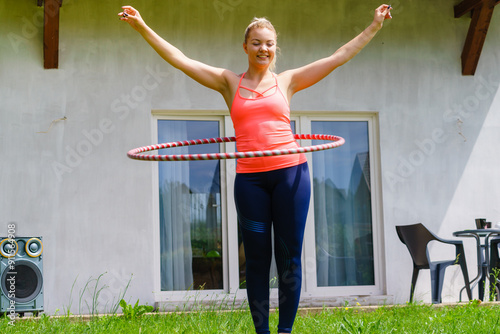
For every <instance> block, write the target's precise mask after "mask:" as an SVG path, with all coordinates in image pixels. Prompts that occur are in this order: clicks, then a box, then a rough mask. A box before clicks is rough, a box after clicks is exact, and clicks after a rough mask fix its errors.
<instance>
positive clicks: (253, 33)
mask: <svg viewBox="0 0 500 334" xmlns="http://www.w3.org/2000/svg"><path fill="white" fill-rule="evenodd" d="M243 49H244V50H245V52H246V54H248V63H249V65H250V66H257V67H260V68H262V67H271V70H272V67H273V66H274V60H275V56H276V33H275V32H274V31H272V30H270V29H268V28H253V29H251V30H250V31H249V33H248V37H247V39H246V41H245V43H244V44H243Z"/></svg>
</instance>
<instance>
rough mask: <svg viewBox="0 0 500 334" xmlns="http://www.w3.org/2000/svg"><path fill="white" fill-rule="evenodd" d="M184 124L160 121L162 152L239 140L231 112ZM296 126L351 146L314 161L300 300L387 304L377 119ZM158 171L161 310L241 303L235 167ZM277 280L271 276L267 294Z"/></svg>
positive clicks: (167, 165)
mask: <svg viewBox="0 0 500 334" xmlns="http://www.w3.org/2000/svg"><path fill="white" fill-rule="evenodd" d="M179 115H181V113H180V112H174V111H172V112H168V113H166V112H161V113H160V112H158V114H157V115H156V119H155V123H154V124H155V129H154V130H155V131H157V138H158V142H171V141H179V140H187V139H197V138H211V137H223V136H232V135H234V134H233V129H232V124H231V120H230V117H229V116H228V115H227V112H220V113H219V112H214V111H210V112H208V111H207V112H204V111H203V112H201V111H200V112H193V113H189V112H186V111H183V112H182V115H183V116H182V117H180V116H179ZM293 118H294V120H293V122H292V128H293V129H294V132H295V129H296V132H297V133H316V134H335V135H338V136H341V137H343V138H345V139H346V143H345V144H344V145H343V146H341V147H339V148H335V149H332V150H327V151H321V152H314V153H309V154H308V161H309V164H310V171H311V174H312V178H311V179H312V194H313V196H312V198H311V207H310V211H309V216H308V222H307V226H306V234H305V239H304V258H303V261H304V265H303V268H304V269H303V270H304V273H303V274H304V275H303V277H304V284H303V293H302V296H303V298H307V297H308V296H309V297H312V298H313V297H315V296H321V297H328V296H331V297H335V296H339V295H346V294H349V295H355V294H359V295H361V294H364V295H366V294H374V295H375V294H382V293H383V272H384V270H383V261H382V260H381V257H382V254H383V251H382V240H381V229H382V226H381V225H382V220H381V215H380V209H379V208H380V186H379V182H378V180H379V178H380V177H379V175H380V168H379V167H378V166H379V160H378V137H377V116H376V114H346V115H335V114H332V113H328V114H327V113H314V114H312V113H306V114H297V115H294V117H293ZM319 143H320V142H316V141H315V142H311V141H306V140H303V141H302V142H300V144H301V145H302V146H308V145H316V144H319ZM234 150H235V144H234V143H226V144H210V145H195V146H187V147H180V148H175V149H168V151H165V152H160V154H181V153H214V152H224V151H227V152H233V151H234ZM155 168H156V169H157V172H156V173H157V174H155V175H156V176H155V178H156V179H157V182H158V187H157V193H156V195H155V196H156V198H155V199H154V200H155V201H157V208H156V212H157V217H158V221H157V222H156V223H155V224H157V225H158V229H157V231H158V232H157V234H158V238H157V239H158V241H157V242H158V246H157V248H158V253H159V255H157V256H156V259H157V261H156V262H157V263H156V268H157V269H156V273H157V275H158V276H159V278H158V280H157V282H158V283H157V289H158V291H160V293H159V294H158V297H157V299H158V301H160V302H161V301H166V300H169V301H172V300H178V301H180V302H181V301H182V300H185V298H186V296H187V295H189V293H190V292H191V293H193V294H194V293H196V291H199V290H200V289H203V290H204V291H205V292H206V293H207V294H212V297H213V298H223V297H218V296H222V295H221V294H220V292H221V291H223V292H227V293H231V294H234V295H235V298H237V299H238V298H245V297H246V292H245V291H244V288H245V275H244V253H243V251H242V247H241V240H240V238H239V233H238V224H237V217H236V210H235V208H234V202H233V181H234V176H235V160H213V161H189V162H159V163H158V164H157V166H155ZM273 267H274V266H273ZM275 275H276V273H275V270H273V271H272V273H271V274H270V281H271V283H272V284H271V286H275V285H273V282H274V281H273V280H274V276H275ZM210 291H212V292H210ZM172 296H177V297H175V298H173V297H172ZM212 297H211V298H212ZM176 298H177V299H176Z"/></svg>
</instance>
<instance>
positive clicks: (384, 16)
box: [373, 5, 392, 28]
mask: <svg viewBox="0 0 500 334" xmlns="http://www.w3.org/2000/svg"><path fill="white" fill-rule="evenodd" d="M391 10H392V7H391V6H390V5H380V6H379V7H378V8H377V9H375V16H374V18H373V23H375V24H377V25H378V26H379V27H380V28H382V25H383V23H384V21H385V20H388V19H392V16H391Z"/></svg>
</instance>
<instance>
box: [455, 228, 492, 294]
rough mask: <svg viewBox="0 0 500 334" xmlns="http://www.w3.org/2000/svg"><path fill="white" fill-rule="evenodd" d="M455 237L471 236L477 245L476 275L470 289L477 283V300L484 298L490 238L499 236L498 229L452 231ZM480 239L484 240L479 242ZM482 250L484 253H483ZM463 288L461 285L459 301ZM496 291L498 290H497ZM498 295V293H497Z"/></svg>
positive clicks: (488, 264) (487, 275)
mask: <svg viewBox="0 0 500 334" xmlns="http://www.w3.org/2000/svg"><path fill="white" fill-rule="evenodd" d="M453 235H454V236H455V237H473V238H475V239H476V247H477V276H476V277H475V278H474V279H473V280H472V281H471V282H470V284H471V290H472V289H473V288H474V287H475V286H476V285H477V286H478V289H479V290H478V295H479V300H483V299H484V285H485V283H486V279H488V280H489V279H490V275H489V271H490V254H489V250H490V238H491V237H492V236H499V235H500V229H492V228H485V229H476V230H463V231H456V232H453ZM481 239H483V240H484V242H481ZM483 252H484V255H483ZM495 283H496V282H495ZM464 289H465V287H463V288H462V289H461V290H460V301H462V291H463V290H464ZM497 292H498V291H497ZM497 296H498V293H497Z"/></svg>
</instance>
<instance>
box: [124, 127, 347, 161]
mask: <svg viewBox="0 0 500 334" xmlns="http://www.w3.org/2000/svg"><path fill="white" fill-rule="evenodd" d="M294 138H295V139H311V140H329V141H331V143H326V144H320V145H313V146H306V147H298V148H294V149H282V150H266V151H249V152H231V153H204V154H173V155H147V154H141V153H144V152H149V151H155V150H160V149H165V148H172V147H180V146H190V145H203V144H216V143H230V142H235V141H236V137H218V138H207V139H194V140H186V141H177V142H170V143H163V144H156V145H150V146H143V147H139V148H135V149H133V150H130V151H128V153H127V156H128V157H129V158H131V159H135V160H147V161H190V160H222V159H237V158H257V157H270V156H276V155H286V154H297V153H307V152H316V151H323V150H328V149H331V148H335V147H339V146H342V145H343V144H344V143H345V140H344V138H342V137H338V136H333V135H311V134H296V135H294Z"/></svg>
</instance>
